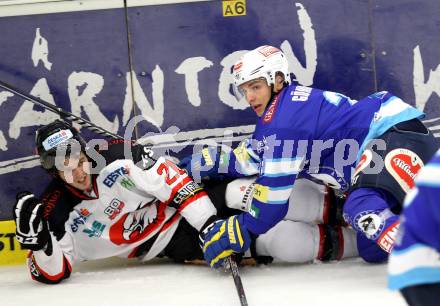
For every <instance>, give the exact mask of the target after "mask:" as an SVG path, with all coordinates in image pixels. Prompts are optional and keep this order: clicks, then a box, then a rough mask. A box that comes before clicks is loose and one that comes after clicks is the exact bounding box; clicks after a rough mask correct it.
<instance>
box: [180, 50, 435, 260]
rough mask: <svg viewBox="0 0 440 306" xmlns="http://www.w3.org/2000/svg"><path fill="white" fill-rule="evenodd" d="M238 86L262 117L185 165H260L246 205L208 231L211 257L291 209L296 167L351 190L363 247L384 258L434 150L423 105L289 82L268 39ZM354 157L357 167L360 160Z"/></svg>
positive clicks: (348, 209) (200, 168)
mask: <svg viewBox="0 0 440 306" xmlns="http://www.w3.org/2000/svg"><path fill="white" fill-rule="evenodd" d="M233 76H234V83H235V88H236V89H238V91H239V92H240V93H241V95H242V96H244V97H245V99H246V100H247V102H248V103H249V105H250V106H251V107H252V109H253V110H254V111H255V113H256V114H257V115H258V117H259V119H258V122H257V124H256V128H255V131H254V133H253V135H252V137H251V138H250V139H247V140H245V141H243V142H242V143H241V144H240V145H239V146H238V147H236V148H235V149H234V150H231V151H229V152H225V151H224V150H223V151H222V150H218V149H207V150H204V151H202V152H201V153H196V154H194V155H193V156H191V157H189V158H187V159H185V161H183V163H182V165H183V166H185V167H186V169H187V170H188V171H189V172H190V174H191V175H192V176H193V177H194V178H196V179H197V178H200V177H208V178H209V177H218V176H219V175H220V176H221V175H223V176H229V177H231V176H232V177H242V176H249V175H255V174H258V178H257V180H256V182H255V189H254V194H253V199H252V203H251V207H250V211H249V212H245V213H242V214H240V215H236V216H232V217H230V218H228V219H226V220H218V221H216V222H215V223H213V224H211V225H210V226H208V227H207V228H206V229H205V230H204V231H203V235H202V236H203V237H202V239H203V241H204V242H203V243H204V244H203V251H204V255H205V259H206V260H207V261H208V262H209V263H210V264H211V266H213V267H216V266H219V265H220V264H221V263H222V262H223V260H224V258H226V257H227V256H229V255H231V254H232V253H234V252H243V251H245V250H246V249H247V248H248V247H249V244H250V241H251V237H252V236H256V235H259V234H262V233H265V232H266V231H268V230H269V229H270V228H272V227H273V226H274V225H275V224H277V223H278V222H279V221H280V220H282V219H283V217H284V216H285V214H286V211H287V208H288V205H287V201H288V199H289V196H290V193H291V191H292V186H293V184H294V182H295V179H296V178H297V177H304V178H309V179H312V180H318V181H321V182H323V183H325V184H327V185H328V186H331V187H333V188H334V189H337V190H339V192H340V193H341V194H345V195H347V194H348V198H347V201H346V203H345V206H344V218H345V220H346V221H347V223H348V224H350V225H351V226H352V227H353V228H354V229H355V230H356V231H357V232H358V248H359V252H360V255H361V256H362V257H363V258H364V259H365V260H366V261H368V262H381V261H384V260H386V259H387V257H388V256H387V255H388V253H389V252H390V251H391V249H392V246H393V243H394V234H395V232H396V230H397V228H398V225H399V221H398V213H399V212H400V209H401V203H402V202H403V199H404V197H405V195H406V193H407V191H408V190H409V189H410V188H411V187H412V186H413V184H414V182H413V179H414V177H415V175H416V174H417V172H418V170H419V169H420V168H421V167H422V166H423V165H424V162H426V161H428V160H429V159H430V158H431V157H432V156H433V154H434V152H435V151H436V147H437V146H436V143H435V139H434V137H433V136H432V134H431V133H430V132H429V130H428V129H427V128H426V127H425V126H424V125H423V123H422V122H421V121H420V120H419V118H421V117H423V115H424V114H423V113H422V112H421V111H419V110H417V109H416V108H414V107H412V106H411V105H409V104H407V103H405V102H403V101H402V100H401V99H400V98H398V97H396V96H394V95H392V94H391V93H389V92H386V91H383V92H378V93H375V94H372V95H370V96H368V97H366V98H363V99H361V100H359V101H356V100H353V99H350V98H349V97H346V96H344V95H342V94H339V93H335V92H330V91H322V90H318V89H314V88H310V87H304V86H298V85H294V84H290V78H289V72H288V63H287V60H286V57H285V55H284V54H283V53H282V52H281V51H280V50H279V49H277V48H275V47H272V46H261V47H258V48H257V49H255V50H252V51H250V52H248V53H246V54H245V55H244V56H243V57H242V58H241V59H240V60H239V61H238V62H237V63H236V64H235V65H234V68H233ZM355 166H356V168H355Z"/></svg>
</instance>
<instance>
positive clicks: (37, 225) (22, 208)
mask: <svg viewBox="0 0 440 306" xmlns="http://www.w3.org/2000/svg"><path fill="white" fill-rule="evenodd" d="M13 213H14V219H15V223H16V237H17V240H18V242H19V243H20V244H21V245H22V246H23V247H24V248H26V249H29V250H31V251H30V253H29V255H28V259H27V264H28V267H29V270H30V272H31V276H32V278H33V279H34V280H36V281H39V282H42V283H46V284H56V283H59V282H61V281H62V280H63V279H66V278H68V277H69V276H70V273H71V270H72V268H71V264H70V261H71V260H70V261H69V260H68V258H67V257H68V256H65V255H64V252H63V250H62V248H61V246H60V243H61V244H62V243H63V239H64V240H65V242H66V241H67V238H68V237H67V236H66V235H65V237H64V238H63V239H61V241H60V242H58V241H57V240H56V238H55V237H54V235H53V234H52V233H51V232H50V231H49V228H48V223H47V221H46V220H45V219H44V218H43V204H42V203H41V201H40V200H39V199H37V198H36V197H35V196H34V195H33V194H31V193H29V192H21V193H19V194H18V195H17V201H16V204H15V206H14V212H13Z"/></svg>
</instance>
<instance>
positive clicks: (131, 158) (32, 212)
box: [14, 120, 358, 283]
mask: <svg viewBox="0 0 440 306" xmlns="http://www.w3.org/2000/svg"><path fill="white" fill-rule="evenodd" d="M36 144H37V150H38V153H39V155H40V161H41V165H42V166H43V168H44V169H46V170H47V171H48V172H49V173H51V174H52V176H53V180H52V182H51V183H50V185H49V186H48V187H47V188H46V190H45V191H44V192H43V195H42V197H41V201H40V200H39V199H38V198H37V197H35V196H34V195H33V194H31V193H30V192H21V193H19V194H18V195H17V202H16V205H15V207H14V217H15V221H16V226H17V230H16V237H17V239H18V241H19V242H20V243H21V244H22V246H24V247H25V248H28V249H30V250H31V252H30V254H29V256H28V266H29V269H30V272H31V276H32V278H33V279H34V280H37V281H40V282H44V283H59V282H60V281H62V280H63V279H66V278H68V277H69V276H70V273H71V271H72V266H73V265H74V264H75V263H76V262H79V261H85V260H93V259H100V258H107V257H111V256H120V257H127V258H132V257H136V258H140V259H141V260H143V261H146V260H149V259H151V258H153V257H156V256H166V257H169V258H171V259H173V260H174V261H176V262H185V261H192V260H196V259H198V260H202V259H203V253H202V250H201V249H200V247H199V239H198V238H199V231H200V230H203V227H204V225H207V224H210V223H211V222H212V221H213V220H215V219H216V218H217V216H215V213H216V208H215V207H214V206H213V204H212V203H211V201H210V200H209V198H208V196H207V194H206V193H205V192H204V191H203V190H202V188H201V187H199V186H198V185H197V184H196V183H195V182H194V181H193V180H192V179H191V177H189V176H188V175H187V174H186V172H184V171H183V170H181V169H179V168H178V167H177V166H176V165H175V164H173V163H172V162H171V161H169V160H167V159H165V158H163V157H159V156H155V155H154V154H155V153H153V151H152V150H151V149H149V148H146V147H144V146H140V145H132V144H131V143H129V142H128V143H127V142H124V141H121V140H115V141H112V142H110V143H108V149H106V150H102V151H100V152H99V154H98V152H96V151H94V149H92V148H89V147H88V146H87V144H86V143H85V141H84V139H83V138H82V137H81V136H80V134H79V133H78V132H77V131H76V130H75V129H73V128H72V127H71V126H70V125H69V124H68V123H66V122H63V121H60V120H56V121H55V122H53V123H51V124H49V125H47V126H44V127H42V128H40V129H38V131H37V135H36ZM127 152H128V156H127ZM126 156H127V157H128V158H126ZM254 179H255V178H247V179H241V180H237V181H232V182H230V183H222V184H216V185H214V186H213V185H211V186H207V191H208V193H209V196H210V197H211V199H213V201H214V203H215V206H216V207H218V208H219V209H220V211H219V217H222V218H224V217H227V216H230V215H233V214H236V213H237V210H234V209H230V208H228V207H232V208H235V209H242V210H247V209H248V207H246V205H245V206H243V205H241V204H242V203H246V202H249V199H250V198H249V195H251V191H252V186H253V185H252V183H253V180H254ZM297 186H298V189H299V190H301V191H302V193H301V192H298V196H297V197H296V198H295V199H296V200H294V199H293V198H292V205H295V207H296V208H297V209H295V213H294V214H290V215H289V214H288V218H289V219H290V220H285V222H281V223H280V224H279V225H277V226H276V227H274V228H273V229H272V230H271V231H269V232H268V233H267V234H265V235H261V236H259V237H258V238H257V239H256V240H254V241H253V243H252V245H253V246H252V248H251V250H252V252H251V254H250V255H251V256H252V257H254V258H256V259H257V260H261V261H263V262H267V260H268V259H269V261H270V260H272V259H275V260H276V261H286V262H294V263H303V262H310V261H313V260H315V259H318V260H323V261H326V260H339V259H342V258H346V257H351V256H356V255H357V254H358V251H357V248H356V237H355V235H354V232H350V230H348V229H346V228H341V226H338V225H336V223H337V222H336V217H335V214H333V217H331V216H330V217H329V211H330V209H329V208H330V205H331V203H330V202H331V201H330V199H329V198H328V196H327V194H326V193H325V192H324V190H323V189H322V188H323V187H322V186H317V185H316V184H314V183H312V182H310V181H308V180H298V185H297ZM301 194H302V195H303V197H302V198H301V196H300V195H301ZM306 199H307V201H306ZM299 202H304V203H305V202H307V205H303V207H305V209H304V210H301V209H298V206H300V205H301V203H299ZM332 211H335V210H334V209H333V210H332ZM296 221H301V222H296ZM317 223H322V224H317Z"/></svg>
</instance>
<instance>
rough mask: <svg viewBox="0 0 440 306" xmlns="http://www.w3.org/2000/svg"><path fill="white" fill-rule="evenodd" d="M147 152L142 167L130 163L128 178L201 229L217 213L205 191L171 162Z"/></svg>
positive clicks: (140, 188)
mask: <svg viewBox="0 0 440 306" xmlns="http://www.w3.org/2000/svg"><path fill="white" fill-rule="evenodd" d="M147 151H148V150H146V151H145V152H146V153H145V156H144V157H143V163H142V166H141V167H138V166H136V165H134V163H133V162H131V161H127V162H128V168H129V169H128V171H127V174H126V175H129V176H130V179H131V180H132V181H133V183H134V184H135V185H136V187H137V188H138V189H139V190H141V191H144V192H147V193H148V194H151V195H153V196H154V197H156V198H157V199H159V200H160V201H161V202H164V203H167V205H168V206H170V207H173V208H175V209H176V210H177V211H178V212H179V213H180V214H181V215H182V216H183V217H184V218H185V219H186V220H187V221H188V222H189V223H190V224H191V225H192V226H193V227H194V228H196V229H197V230H200V228H201V227H202V226H203V225H204V224H205V222H206V221H207V220H208V219H209V218H210V217H211V216H213V215H215V214H216V209H215V207H214V205H213V204H212V202H211V200H210V199H209V197H208V196H207V194H206V193H205V191H204V190H203V189H202V188H201V187H200V186H199V185H198V184H197V183H196V182H194V180H193V179H192V178H191V177H190V176H189V175H188V174H187V173H186V171H184V170H183V169H181V168H179V167H178V166H177V165H176V164H175V163H173V162H172V161H170V160H168V159H165V158H164V157H162V156H159V157H156V156H155V153H154V152H153V151H151V150H150V151H148V152H147Z"/></svg>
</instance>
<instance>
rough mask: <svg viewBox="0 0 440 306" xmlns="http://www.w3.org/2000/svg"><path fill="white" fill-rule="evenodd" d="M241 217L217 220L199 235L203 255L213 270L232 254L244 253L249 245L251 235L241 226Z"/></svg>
mask: <svg viewBox="0 0 440 306" xmlns="http://www.w3.org/2000/svg"><path fill="white" fill-rule="evenodd" d="M242 220H243V215H238V216H232V217H229V218H228V219H226V220H217V221H215V222H214V223H212V224H210V225H209V226H207V227H206V228H205V229H204V230H203V232H202V233H201V234H200V235H201V238H202V240H203V241H202V249H203V255H204V257H205V260H206V262H208V263H209V265H210V266H211V267H213V268H217V267H219V266H221V265H222V264H223V261H224V260H225V258H226V257H228V256H230V255H232V253H241V252H245V251H246V250H247V249H248V248H249V246H250V244H251V235H250V234H249V232H248V230H247V229H246V227H245V226H244V225H243V224H242V222H243V221H242Z"/></svg>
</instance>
